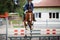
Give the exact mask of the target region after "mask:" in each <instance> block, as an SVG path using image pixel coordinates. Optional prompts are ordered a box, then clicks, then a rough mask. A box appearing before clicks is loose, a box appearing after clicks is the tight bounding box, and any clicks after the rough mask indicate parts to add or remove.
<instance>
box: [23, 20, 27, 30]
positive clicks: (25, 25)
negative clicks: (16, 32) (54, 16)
mask: <svg viewBox="0 0 60 40" xmlns="http://www.w3.org/2000/svg"><path fill="white" fill-rule="evenodd" d="M24 27H25V29H26V30H27V24H26V22H25V21H24Z"/></svg>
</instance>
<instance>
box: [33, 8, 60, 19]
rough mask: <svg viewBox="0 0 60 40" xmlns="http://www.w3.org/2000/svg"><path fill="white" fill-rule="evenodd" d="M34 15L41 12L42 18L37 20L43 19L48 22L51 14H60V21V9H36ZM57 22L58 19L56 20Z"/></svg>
mask: <svg viewBox="0 0 60 40" xmlns="http://www.w3.org/2000/svg"><path fill="white" fill-rule="evenodd" d="M33 12H34V13H35V12H41V18H36V19H37V20H38V19H40V20H41V19H42V20H47V19H49V12H55V13H56V12H59V19H58V20H60V8H34V11H33ZM55 20H56V19H55Z"/></svg>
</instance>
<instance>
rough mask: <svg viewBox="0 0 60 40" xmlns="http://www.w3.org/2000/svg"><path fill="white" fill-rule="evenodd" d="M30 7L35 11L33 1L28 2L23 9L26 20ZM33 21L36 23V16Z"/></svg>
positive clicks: (28, 0)
mask: <svg viewBox="0 0 60 40" xmlns="http://www.w3.org/2000/svg"><path fill="white" fill-rule="evenodd" d="M29 6H30V7H31V10H32V11H33V8H34V6H33V3H32V0H27V3H26V4H25V5H24V8H23V9H24V19H25V14H26V12H27V11H28V8H29ZM33 15H34V14H33ZM33 20H34V21H35V17H34V16H33Z"/></svg>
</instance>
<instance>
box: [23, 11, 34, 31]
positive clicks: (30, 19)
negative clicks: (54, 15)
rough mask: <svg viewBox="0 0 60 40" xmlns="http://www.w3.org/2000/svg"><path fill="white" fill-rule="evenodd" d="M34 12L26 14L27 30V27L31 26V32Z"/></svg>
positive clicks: (25, 23)
mask: <svg viewBox="0 0 60 40" xmlns="http://www.w3.org/2000/svg"><path fill="white" fill-rule="evenodd" d="M33 16H34V15H33V12H32V11H27V12H26V14H25V20H24V25H25V29H26V30H27V25H29V28H30V30H32V25H33V24H32V22H33V21H34V19H33Z"/></svg>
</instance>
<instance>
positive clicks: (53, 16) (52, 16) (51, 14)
mask: <svg viewBox="0 0 60 40" xmlns="http://www.w3.org/2000/svg"><path fill="white" fill-rule="evenodd" d="M49 18H59V12H56V13H52V12H49Z"/></svg>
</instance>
